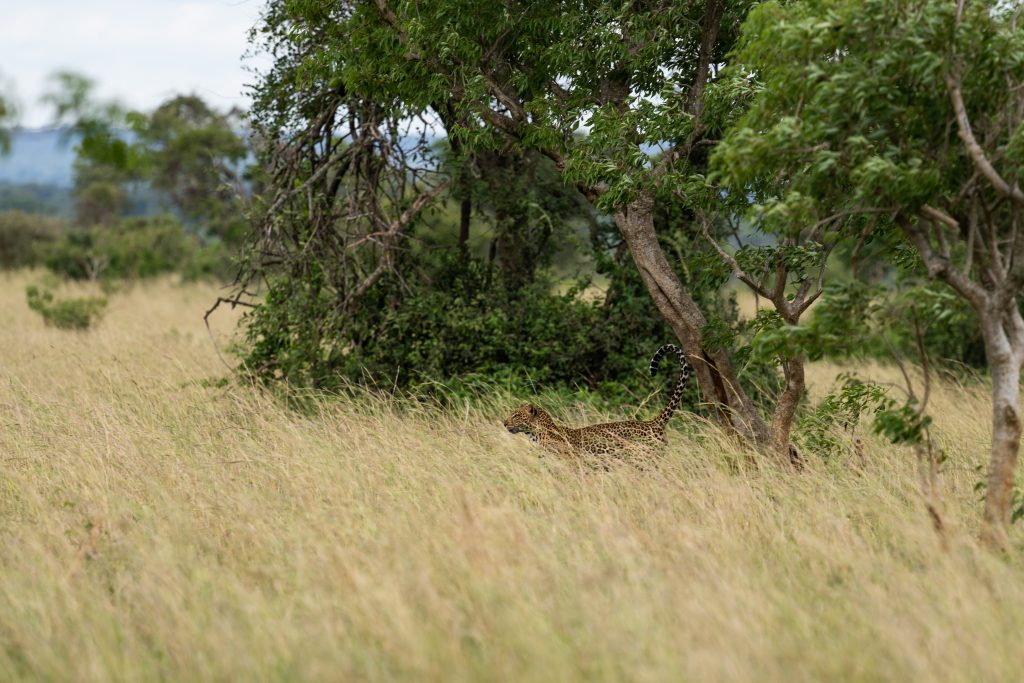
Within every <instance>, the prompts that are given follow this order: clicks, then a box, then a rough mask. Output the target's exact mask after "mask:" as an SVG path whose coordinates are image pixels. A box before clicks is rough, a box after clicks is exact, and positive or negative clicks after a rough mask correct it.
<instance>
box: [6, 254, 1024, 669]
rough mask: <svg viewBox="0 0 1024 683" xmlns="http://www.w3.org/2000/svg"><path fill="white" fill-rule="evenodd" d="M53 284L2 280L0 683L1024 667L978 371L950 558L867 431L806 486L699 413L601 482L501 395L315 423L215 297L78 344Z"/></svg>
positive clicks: (115, 307) (108, 322) (964, 408)
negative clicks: (45, 316)
mask: <svg viewBox="0 0 1024 683" xmlns="http://www.w3.org/2000/svg"><path fill="white" fill-rule="evenodd" d="M33 277H34V276H32V275H29V274H18V275H14V276H2V275H0V367H2V368H4V377H3V381H2V383H0V454H2V455H0V457H2V463H0V679H3V680H16V679H44V680H81V681H111V680H155V679H164V680H183V681H184V680H197V681H199V680H368V681H377V680H409V681H421V680H444V681H458V680H501V681H563V680H606V681H613V680H635V681H680V680H691V681H716V680H737V681H750V680H758V681H819V680H858V681H877V680H892V681H905V680H952V681H1011V680H1019V676H1020V671H1021V667H1022V666H1024V648H1022V647H1021V644H1020V642H1019V634H1020V633H1021V632H1024V566H1022V562H1021V557H1020V555H1019V551H1018V552H1017V554H1014V555H1013V556H1011V557H1010V558H1008V559H1007V558H997V557H994V556H991V555H989V554H987V553H986V552H985V551H982V550H980V549H979V547H978V546H977V544H976V543H975V540H974V537H973V532H974V530H975V529H976V527H977V517H978V513H979V509H980V505H979V504H978V503H977V502H976V494H975V493H974V492H973V491H972V487H973V486H974V483H975V482H976V481H977V480H978V479H979V478H980V477H979V475H978V474H977V473H976V472H975V471H974V467H975V465H977V464H978V463H980V462H982V461H983V459H984V457H985V449H986V444H987V439H988V437H987V429H988V426H987V412H988V408H987V407H986V399H985V396H984V393H983V392H979V391H977V390H973V389H961V388H958V387H954V386H942V387H940V388H939V390H938V391H937V395H936V396H935V398H934V401H935V403H934V406H935V410H936V414H937V430H938V434H939V437H940V439H941V441H942V442H943V445H944V446H946V448H947V449H948V451H949V456H950V460H949V462H948V464H947V466H946V471H945V475H944V480H943V486H944V502H945V506H946V511H947V514H948V516H949V518H950V521H951V523H952V526H953V531H952V543H951V549H950V551H949V552H948V553H943V552H942V551H940V549H939V547H938V543H937V541H936V537H935V535H934V533H933V532H932V530H931V528H930V527H929V525H928V520H927V518H926V516H925V513H924V511H923V509H922V507H921V505H920V503H919V500H918V497H917V493H916V483H915V476H914V469H913V466H912V465H913V463H912V462H911V460H910V456H909V454H908V453H906V452H905V451H903V450H900V449H896V448H893V447H890V446H888V445H886V444H883V443H881V442H878V441H876V440H874V439H872V438H870V437H867V436H865V443H866V448H865V450H864V453H863V456H862V457H861V456H857V455H856V454H853V453H849V454H846V455H843V456H841V457H839V458H838V459H836V460H834V461H832V462H829V463H821V462H819V461H816V460H814V459H813V458H812V459H811V460H812V462H811V465H810V467H809V469H808V471H807V472H805V473H803V474H800V475H793V474H789V473H785V472H780V471H777V470H775V469H772V468H769V467H766V468H759V467H757V466H756V464H755V463H754V462H753V461H752V460H751V459H749V458H748V457H747V456H745V455H744V454H742V453H738V452H737V451H736V449H735V447H733V446H731V445H730V444H729V443H728V442H727V441H726V440H724V439H723V438H721V437H720V436H718V435H716V434H715V433H714V432H713V431H712V430H710V429H709V428H706V427H703V426H701V425H699V424H696V425H691V426H692V427H693V428H691V429H688V430H687V431H688V432H693V433H694V434H695V436H691V437H687V436H684V434H683V432H682V431H680V432H677V433H674V434H672V437H671V445H670V446H669V448H668V449H667V450H666V451H665V453H664V455H663V459H662V460H661V461H660V462H659V464H658V466H657V467H654V468H649V469H647V470H645V471H638V470H636V469H633V468H631V467H622V468H619V469H616V470H614V471H611V472H589V471H579V470H577V469H576V468H574V467H573V466H571V465H568V464H566V463H564V462H561V461H559V460H558V459H556V458H553V457H543V458H542V457H539V455H540V454H539V452H538V451H537V450H536V449H535V448H534V447H533V446H532V445H531V444H529V443H527V441H526V440H525V439H523V438H516V437H513V436H512V435H510V434H508V433H506V432H505V431H504V430H503V429H502V428H501V426H500V416H501V412H502V411H503V409H504V408H505V407H506V405H507V403H506V402H505V399H502V398H496V399H495V401H494V405H493V406H491V407H488V408H485V409H473V410H463V411H453V412H450V413H439V412H432V411H430V410H428V409H421V410H414V411H408V412H400V411H398V410H396V409H395V408H394V406H392V405H390V404H388V403H387V402H384V401H376V402H374V401H369V400H367V401H364V402H361V403H359V404H353V403H346V402H338V401H335V402H324V403H322V404H321V406H320V410H319V414H316V415H313V416H300V415H297V414H295V413H291V412H288V411H287V410H286V409H284V408H283V407H282V406H281V405H279V404H277V403H275V402H274V401H272V400H271V399H270V398H268V397H267V396H265V395H264V394H261V393H260V392H259V391H257V390H255V389H252V388H248V387H227V388H212V387H211V386H210V383H209V382H204V380H210V379H216V378H219V377H222V376H224V375H225V374H226V371H225V369H224V367H223V366H222V365H221V364H220V361H219V360H218V358H217V357H216V355H215V354H214V352H213V350H212V348H211V345H210V341H209V339H208V337H207V336H206V332H205V330H204V328H203V326H202V319H201V318H202V311H203V309H204V308H205V307H206V306H207V305H208V303H209V302H210V301H211V299H212V298H213V297H214V296H215V290H214V289H212V288H207V287H205V286H200V285H189V286H178V285H174V284H172V283H170V282H163V283H158V284H155V285H147V286H144V287H138V288H134V289H131V290H129V291H126V292H123V293H120V294H117V295H115V296H114V297H112V299H111V305H110V310H109V312H108V315H107V317H106V318H105V319H104V321H103V322H102V324H101V325H100V327H99V328H98V329H96V330H94V331H89V332H85V333H73V332H62V331H59V330H54V329H49V328H45V327H44V326H43V324H42V321H41V320H40V319H39V318H38V316H36V315H35V314H34V313H32V312H31V311H30V310H29V309H28V308H27V306H26V305H25V301H24V299H25V297H24V288H25V285H26V284H27V283H28V282H30V281H31V280H32V279H33ZM218 316H219V317H218V320H217V322H218V325H219V328H220V329H219V334H220V335H221V338H222V339H224V338H226V336H227V335H228V334H229V332H230V329H231V325H232V322H233V321H232V319H231V317H230V315H229V314H227V313H224V314H218ZM646 362H647V359H645V358H638V359H637V363H638V364H639V365H644V364H645V363H646ZM870 370H871V372H872V373H874V374H875V375H880V376H885V375H886V372H887V371H886V370H884V369H879V368H871V369H870ZM837 371H838V369H837V368H835V367H833V366H829V365H820V366H816V367H815V368H813V371H812V373H811V374H812V377H811V379H812V382H813V385H814V392H815V393H816V395H818V396H820V395H821V393H822V392H824V391H825V390H826V389H827V387H828V384H829V382H830V381H831V378H832V377H833V376H834V375H835V373H836V372H837ZM561 413H562V414H563V415H565V416H566V417H568V418H569V419H572V420H574V421H575V420H583V419H586V418H587V417H588V416H587V415H585V414H584V413H583V412H582V409H579V408H575V407H570V406H563V407H562V409H561ZM589 417H590V418H591V419H593V417H594V416H589ZM687 421H689V422H691V423H692V422H693V418H692V417H687V416H685V415H684V416H683V417H681V418H676V425H677V426H681V425H684V424H686V423H687ZM1019 533H1020V532H1018V536H1017V539H1016V540H1017V542H1018V544H1019V542H1020V535H1019Z"/></svg>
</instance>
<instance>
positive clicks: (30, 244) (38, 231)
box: [0, 211, 63, 268]
mask: <svg viewBox="0 0 1024 683" xmlns="http://www.w3.org/2000/svg"><path fill="white" fill-rule="evenodd" d="M62 231H63V225H62V223H61V221H59V220H58V219H56V218H52V217H49V216H42V215H39V214H33V213H26V212H24V211H5V212H3V213H0V268H23V267H26V266H34V265H36V264H38V263H39V257H40V253H41V251H43V250H45V249H46V247H47V245H50V244H52V243H54V242H56V241H57V239H58V238H59V237H60V235H61V232H62Z"/></svg>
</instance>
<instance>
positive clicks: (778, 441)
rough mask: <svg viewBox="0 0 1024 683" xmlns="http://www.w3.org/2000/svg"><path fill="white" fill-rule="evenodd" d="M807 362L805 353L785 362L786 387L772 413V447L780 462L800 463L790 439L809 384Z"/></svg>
mask: <svg viewBox="0 0 1024 683" xmlns="http://www.w3.org/2000/svg"><path fill="white" fill-rule="evenodd" d="M805 363H806V358H805V357H804V356H803V355H799V356H797V357H796V358H793V359H791V360H788V361H784V362H783V364H782V372H783V376H784V377H785V379H786V388H785V389H784V390H783V391H782V395H781V396H779V400H778V403H776V404H775V412H774V413H773V414H772V449H773V450H774V452H775V456H776V457H777V458H778V459H779V462H784V463H792V464H794V465H798V464H799V463H800V459H799V455H797V453H796V450H795V448H793V447H792V445H791V443H790V441H789V436H790V434H791V433H792V432H793V419H794V418H795V417H796V409H797V408H798V407H799V406H800V399H801V398H803V395H804V389H805V388H806V386H807V384H806V380H805V379H804V365H805Z"/></svg>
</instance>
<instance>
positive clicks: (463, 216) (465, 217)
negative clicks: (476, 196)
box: [459, 191, 473, 253]
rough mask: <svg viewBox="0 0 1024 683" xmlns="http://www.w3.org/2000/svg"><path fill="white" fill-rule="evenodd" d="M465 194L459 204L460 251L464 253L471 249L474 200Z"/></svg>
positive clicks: (467, 193)
mask: <svg viewBox="0 0 1024 683" xmlns="http://www.w3.org/2000/svg"><path fill="white" fill-rule="evenodd" d="M465 194H466V195H467V196H464V197H463V198H462V201H461V202H460V204H459V249H461V250H462V251H463V253H465V252H467V251H468V249H469V224H470V221H471V220H472V218H473V200H472V198H471V197H469V196H468V195H469V192H468V191H467V192H465Z"/></svg>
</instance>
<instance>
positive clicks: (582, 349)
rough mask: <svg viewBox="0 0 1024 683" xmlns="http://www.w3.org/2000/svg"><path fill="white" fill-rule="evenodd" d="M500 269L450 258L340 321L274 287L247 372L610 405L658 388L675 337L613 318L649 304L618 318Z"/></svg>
mask: <svg viewBox="0 0 1024 683" xmlns="http://www.w3.org/2000/svg"><path fill="white" fill-rule="evenodd" d="M496 271H497V269H492V268H489V267H488V265H487V264H486V262H484V261H480V260H476V259H468V258H467V259H462V258H459V257H453V258H444V259H441V260H440V261H439V262H438V263H437V264H436V266H435V269H434V270H433V271H432V272H431V273H430V274H429V278H427V279H425V280H424V281H422V282H420V283H419V284H417V285H416V286H415V287H414V288H413V291H412V292H411V293H408V292H406V293H405V295H404V297H403V298H402V299H399V298H398V297H397V293H398V291H399V289H400V284H399V283H397V282H383V283H381V286H379V287H377V288H375V289H374V291H373V293H372V296H371V297H370V298H369V299H367V300H364V301H363V302H362V304H361V306H360V307H359V310H358V311H356V312H354V314H352V315H351V316H345V317H342V316H339V315H337V312H336V311H335V310H334V309H333V306H334V304H335V303H336V301H335V300H334V299H333V298H331V297H328V296H327V295H325V294H323V293H322V292H323V290H322V289H318V288H317V287H315V286H314V287H302V288H296V287H292V286H290V285H289V281H288V280H286V279H284V278H282V279H280V280H275V281H272V282H271V285H270V290H269V291H268V293H267V296H266V298H265V300H264V302H263V304H262V305H261V306H259V307H258V308H256V309H254V311H253V312H252V313H251V314H250V315H249V319H248V325H247V330H248V335H249V341H250V344H249V345H248V346H247V347H246V355H245V361H246V364H247V365H248V367H249V368H250V369H251V370H252V371H254V372H255V373H256V374H257V375H259V376H260V377H262V378H264V379H271V378H277V379H285V380H287V381H288V382H289V383H290V384H292V385H294V386H314V387H319V388H326V389H337V388H340V387H342V386H345V385H346V384H347V383H349V382H358V383H361V384H371V385H373V384H377V385H380V386H384V387H386V388H389V389H390V388H393V387H399V388H414V387H419V388H420V389H426V390H428V391H433V390H435V389H436V390H437V392H440V393H444V392H445V391H450V390H453V389H454V390H456V392H457V393H459V392H461V391H462V390H465V391H469V387H471V386H472V385H473V384H474V382H475V379H478V378H483V379H486V380H487V384H488V385H489V386H490V387H492V388H493V386H494V383H496V382H497V383H500V384H503V385H505V386H507V387H508V388H510V389H512V390H522V391H525V392H530V391H536V390H537V388H539V387H543V388H549V389H560V390H568V391H575V390H578V389H583V388H586V389H595V390H598V393H599V394H601V395H602V396H604V397H606V398H609V399H611V398H622V395H623V393H626V394H630V393H632V394H636V393H641V394H646V393H649V392H650V391H652V390H653V389H655V388H658V387H659V386H660V385H658V384H656V383H655V382H654V381H652V380H651V379H650V378H649V377H647V376H646V373H645V372H644V371H645V370H646V367H647V360H648V359H649V357H650V355H651V354H652V353H653V352H654V350H655V349H656V348H657V347H658V346H659V345H660V344H663V343H665V342H667V341H671V340H672V336H671V333H670V331H668V329H667V328H666V327H665V325H664V322H663V321H662V320H661V318H659V317H657V316H652V315H650V314H649V312H645V314H641V315H633V316H629V315H626V316H623V315H619V314H618V310H619V309H620V308H621V309H622V310H623V312H625V309H627V308H628V307H630V306H632V307H634V308H637V307H638V305H639V304H640V303H641V302H644V301H649V298H643V299H637V298H634V297H633V296H632V295H623V296H622V297H621V298H620V300H619V304H618V305H617V306H616V307H615V309H614V310H611V309H609V308H608V307H606V306H605V305H604V302H603V301H602V300H601V299H600V297H596V296H593V293H592V292H586V294H584V291H583V290H584V288H585V286H586V283H585V282H579V283H576V284H575V285H574V286H572V287H570V288H569V289H568V291H566V292H565V293H561V294H560V293H557V292H556V291H555V289H556V288H555V287H554V283H553V282H552V281H551V280H550V279H548V278H547V277H543V276H542V277H539V278H538V279H537V280H535V281H534V282H532V283H530V284H528V285H526V286H524V287H521V288H520V289H519V290H517V291H515V292H514V293H511V292H510V291H509V289H508V288H507V287H506V286H505V284H504V283H503V282H502V281H501V276H500V273H498V272H496ZM341 320H345V321H346V322H345V324H342V323H341V322H340V321H341ZM671 376H672V378H673V379H674V377H675V374H674V373H671ZM435 383H441V384H443V385H445V386H441V385H437V386H434V384H435ZM432 387H433V388H432ZM435 393H436V392H435Z"/></svg>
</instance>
